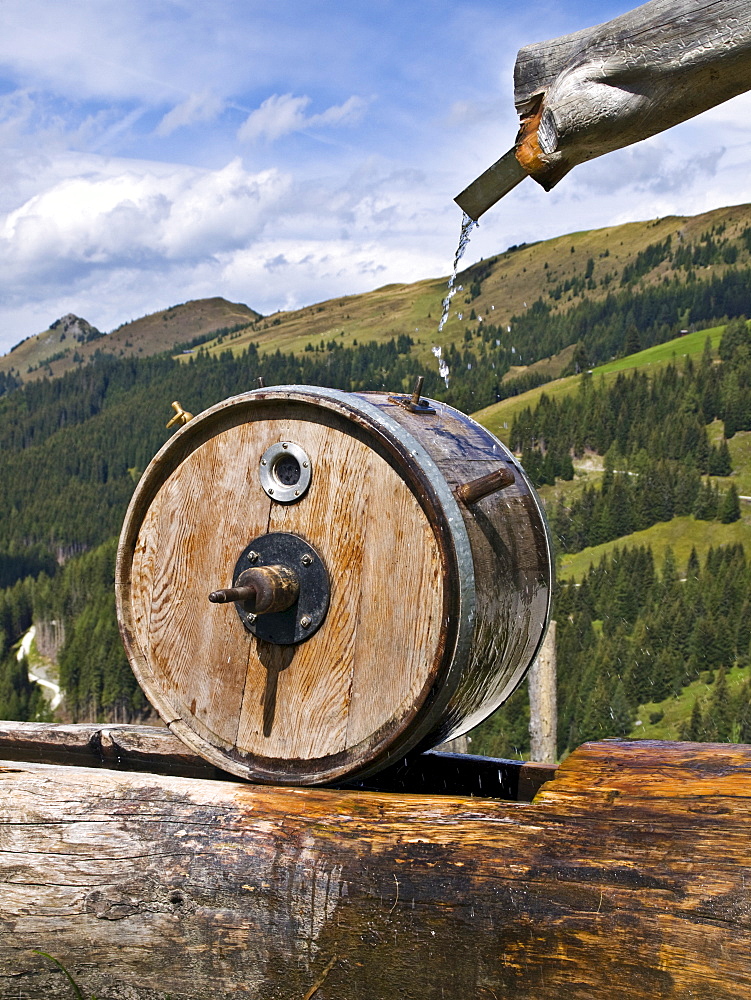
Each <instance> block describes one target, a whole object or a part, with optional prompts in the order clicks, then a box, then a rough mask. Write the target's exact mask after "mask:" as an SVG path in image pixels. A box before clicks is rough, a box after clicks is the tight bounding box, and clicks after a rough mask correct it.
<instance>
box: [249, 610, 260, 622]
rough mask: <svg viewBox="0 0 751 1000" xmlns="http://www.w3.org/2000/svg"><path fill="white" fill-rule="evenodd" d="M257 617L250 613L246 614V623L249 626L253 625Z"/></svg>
mask: <svg viewBox="0 0 751 1000" xmlns="http://www.w3.org/2000/svg"><path fill="white" fill-rule="evenodd" d="M257 617H258V615H254V614H253V613H252V612H250V613H249V614H248V623H249V624H250V625H255V621H256V618H257Z"/></svg>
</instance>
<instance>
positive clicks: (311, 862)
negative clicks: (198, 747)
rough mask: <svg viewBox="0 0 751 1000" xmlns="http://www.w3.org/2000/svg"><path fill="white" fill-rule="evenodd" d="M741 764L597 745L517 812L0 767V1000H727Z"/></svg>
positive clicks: (744, 776) (704, 755) (745, 812)
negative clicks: (74, 992)
mask: <svg viewBox="0 0 751 1000" xmlns="http://www.w3.org/2000/svg"><path fill="white" fill-rule="evenodd" d="M750 800H751V747H733V746H727V745H719V746H711V745H707V744H665V743H648V742H641V743H617V742H614V743H598V744H587V745H585V746H583V747H581V748H579V749H578V750H577V751H575V753H573V754H572V755H571V756H570V757H569V758H567V760H566V761H565V762H564V763H563V764H562V765H561V766H560V767H559V769H558V771H557V773H556V777H555V779H554V780H552V781H550V782H548V783H547V784H545V785H544V786H543V788H542V789H541V791H540V792H539V794H538V795H537V798H536V799H535V801H534V802H533V803H531V804H524V803H519V802H516V803H515V802H502V801H494V800H489V799H473V798H466V797H464V798H459V797H450V796H427V795H424V796H418V795H397V794H387V793H381V792H366V791H354V790H330V789H299V788H298V789H289V788H274V787H258V786H253V785H248V784H241V783H235V782H229V781H216V780H207V779H203V778H188V777H181V776H159V775H155V774H148V773H138V772H123V771H113V770H109V769H106V768H83V767H65V766H61V765H44V764H26V763H21V762H10V761H6V762H5V763H0V996H2V997H8V998H11V997H12V998H16V997H17V998H19V1000H30V998H42V997H44V998H57V997H60V998H62V997H66V998H68V997H70V996H71V989H70V986H69V984H68V983H67V981H66V980H64V978H63V976H62V974H60V973H59V972H53V971H50V970H51V966H50V963H49V962H48V961H47V960H46V959H44V958H42V957H41V956H39V955H35V954H33V952H32V949H34V948H39V949H42V950H44V951H48V952H50V953H51V954H53V955H55V957H57V958H59V959H60V960H61V961H62V962H64V963H65V965H66V966H67V967H68V968H69V970H70V971H71V973H72V974H73V975H74V977H75V978H76V979H77V980H78V981H79V983H80V985H81V986H82V988H83V990H84V995H85V996H87V997H89V996H91V995H92V994H95V995H96V997H97V998H99V1000H107V998H110V1000H126V998H127V1000H156V998H159V1000H164V997H165V995H170V996H171V997H172V1000H203V998H207V997H222V998H224V997H254V998H256V997H257V998H263V1000H266V998H269V1000H271V998H279V1000H282V998H284V1000H290V998H299V1000H311V998H312V997H315V998H316V1000H390V998H392V997H393V998H400V1000H401V998H406V1000H412V998H414V1000H418V998H419V1000H427V998H440V997H446V998H456V997H472V998H480V1000H501V998H513V1000H528V998H529V1000H531V998H535V1000H547V998H558V997H560V998H563V997H566V998H567V1000H568V998H571V997H586V998H597V1000H599V998H602V1000H615V998H621V997H623V998H625V997H628V998H630V1000H633V998H641V997H644V998H646V997H649V998H655V997H659V998H676V1000H677V998H684V997H692V998H698V1000H710V998H711V1000H718V998H719V1000H723V998H731V997H732V998H733V1000H735V998H737V997H742V996H748V995H749V994H750V993H751V852H750V851H749V847H750V845H751V815H750V813H751V808H750V805H749V803H750Z"/></svg>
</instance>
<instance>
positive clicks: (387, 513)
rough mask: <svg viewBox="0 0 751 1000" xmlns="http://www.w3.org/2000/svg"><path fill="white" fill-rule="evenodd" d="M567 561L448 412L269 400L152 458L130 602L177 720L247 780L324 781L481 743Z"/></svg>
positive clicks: (129, 548) (216, 409) (139, 654)
mask: <svg viewBox="0 0 751 1000" xmlns="http://www.w3.org/2000/svg"><path fill="white" fill-rule="evenodd" d="M551 583H552V561H551V548H550V541H549V536H548V533H547V529H546V525H545V520H544V517H543V514H542V512H541V509H540V504H539V501H538V499H537V497H536V495H535V492H534V490H533V488H532V486H531V485H530V483H529V480H528V479H527V477H526V476H525V474H524V472H523V470H522V469H521V468H520V466H519V465H518V463H517V462H516V460H515V458H514V456H513V455H512V454H511V453H510V452H509V451H508V450H507V449H506V448H505V447H504V445H503V444H501V442H499V441H498V440H497V439H496V438H495V437H493V435H492V434H490V433H489V432H488V431H487V430H485V429H484V428H483V427H481V426H480V425H479V424H477V423H476V422H475V421H473V420H472V419H470V418H469V417H466V416H464V415H463V414H462V413H460V412H458V411H457V410H455V409H453V408H452V407H450V406H447V405H445V404H443V403H439V402H435V401H432V400H426V399H424V398H423V397H422V396H421V395H420V387H419V386H417V387H416V390H415V392H414V393H413V394H412V395H411V396H410V395H407V396H393V395H392V396H389V395H388V394H386V393H345V392H339V391H337V390H333V389H322V388H315V387H310V386H280V387H275V388H273V389H266V388H264V389H259V390H256V391H254V392H248V393H245V394H243V395H240V396H235V397H233V398H231V399H228V400H225V401H224V402H222V403H219V404H218V405H216V406H213V407H212V408H211V409H209V410H206V411H205V412H204V413H202V414H200V415H199V416H198V417H196V418H194V419H193V420H191V421H190V422H189V423H187V424H186V425H185V426H184V427H182V428H181V429H180V430H179V431H178V432H177V433H176V434H175V436H174V437H173V438H172V439H171V440H170V441H169V442H168V443H167V444H166V445H165V446H164V447H163V448H162V449H161V451H160V452H159V453H158V454H157V455H156V457H155V458H154V460H153V461H152V463H151V464H150V466H149V467H148V469H147V470H146V472H145V474H144V476H143V477H142V479H141V482H140V483H139V485H138V487H137V489H136V492H135V494H134V496H133V499H132V501H131V504H130V507H129V510H128V514H127V516H126V519H125V524H124V527H123V531H122V536H121V539H120V547H119V552H118V563H117V603H118V617H119V621H120V627H121V631H122V635H123V639H124V642H125V646H126V650H127V653H128V657H129V659H130V662H131V665H132V667H133V670H134V671H135V674H136V676H137V678H138V680H139V682H140V684H141V686H142V688H143V690H144V691H145V693H146V695H147V696H148V698H149V699H150V701H151V703H152V704H153V705H154V707H155V708H156V709H157V710H158V712H159V713H160V715H161V716H162V718H163V719H164V721H165V722H166V723H167V724H168V725H169V726H170V728H171V729H172V730H173V731H174V732H175V733H176V734H177V735H178V736H179V737H180V738H181V739H182V740H183V741H184V742H185V743H186V744H187V745H188V746H190V747H192V748H193V749H194V750H195V751H197V752H198V753H199V754H201V755H202V756H203V757H204V758H205V759H206V760H208V761H210V762H212V763H214V764H215V765H216V766H218V767H221V768H223V769H225V770H227V771H230V772H232V773H234V774H236V775H239V776H241V777H244V778H248V779H250V780H252V781H260V782H278V783H287V784H320V783H326V782H334V781H337V780H342V779H344V778H346V777H350V776H355V775H360V774H366V773H368V772H372V771H375V770H378V769H380V768H382V767H385V766H386V765H388V764H389V763H392V762H393V761H395V760H396V759H398V758H399V757H401V756H403V755H404V754H406V753H408V752H409V751H411V750H414V749H415V748H428V747H430V746H434V745H436V744H438V743H440V742H442V741H444V740H447V739H450V738H451V737H453V736H456V735H459V734H461V733H464V732H466V731H467V730H468V729H470V728H471V727H473V726H474V725H476V724H477V723H478V722H480V721H481V720H482V719H483V718H485V717H486V716H487V715H488V714H490V712H492V711H493V710H494V709H495V708H496V707H498V705H500V704H501V703H502V702H503V701H504V700H506V699H507V698H508V697H509V695H510V694H511V693H512V692H513V690H514V689H515V688H516V686H517V685H518V683H519V682H520V680H521V679H522V677H523V675H524V673H525V671H526V669H527V667H528V666H529V664H530V663H531V662H532V660H533V658H534V656H535V653H536V651H537V649H538V647H539V645H540V643H541V641H542V638H543V635H544V632H545V628H546V624H547V620H548V616H549V608H550V597H551Z"/></svg>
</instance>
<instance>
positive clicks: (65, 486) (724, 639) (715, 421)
mask: <svg viewBox="0 0 751 1000" xmlns="http://www.w3.org/2000/svg"><path fill="white" fill-rule="evenodd" d="M572 249H573V248H572ZM541 252H544V250H543V251H541ZM590 263H591V266H590ZM493 266H494V261H493V260H491V261H485V262H482V263H481V264H480V265H474V266H473V267H472V268H470V269H468V271H467V272H465V274H464V275H463V280H464V289H465V290H466V291H465V299H464V301H465V306H464V308H465V310H466V309H467V307H468V306H469V307H471V309H472V311H471V312H468V314H467V317H463V324H462V326H461V328H460V330H459V333H458V335H456V336H455V337H454V339H453V341H452V342H451V343H450V344H448V346H444V351H443V359H444V361H445V363H446V365H448V369H449V370H450V372H451V377H450V379H448V380H445V379H444V378H442V377H441V376H440V374H439V371H438V368H437V366H436V367H435V368H434V369H432V370H430V371H425V372H424V374H425V384H424V388H423V392H424V394H425V395H427V396H430V397H433V398H436V399H440V400H444V401H446V402H448V403H450V404H452V405H454V406H456V407H458V408H460V409H463V410H465V411H468V412H475V411H478V410H480V409H482V408H484V407H490V408H491V410H489V411H485V412H491V411H492V410H493V408H495V407H503V405H504V401H509V400H511V399H519V400H521V401H522V402H523V401H524V400H525V399H526V398H527V397H528V396H529V397H530V400H531V401H530V402H529V404H525V405H523V406H517V407H516V409H515V410H514V416H513V418H512V419H511V420H510V421H509V426H508V443H509V444H510V446H511V448H512V449H513V450H514V451H515V452H516V453H517V454H519V455H520V456H521V460H522V464H523V466H524V468H525V469H526V471H527V472H528V474H529V475H530V476H531V478H532V479H533V481H534V482H535V484H536V485H537V486H539V487H540V488H541V490H542V492H543V496H544V499H545V503H546V507H547V515H548V520H549V523H550V526H551V532H552V535H553V538H554V544H555V548H556V553H557V555H558V557H559V558H560V559H563V558H565V557H567V556H570V555H572V554H574V553H579V552H582V551H583V550H587V549H589V548H594V547H597V546H601V547H603V548H602V550H601V554H600V555H599V556H598V557H597V558H595V559H593V561H592V562H591V564H590V565H589V567H588V568H587V569H586V570H585V571H584V572H582V573H579V575H578V576H577V577H573V576H572V577H569V578H567V577H566V575H565V574H559V579H558V583H557V587H556V594H555V609H554V617H555V619H556V621H557V656H558V701H559V709H558V712H559V715H558V752H559V754H561V755H563V754H565V753H566V752H567V751H570V750H571V749H573V748H574V747H575V746H577V745H579V744H580V743H582V742H584V741H585V740H588V739H597V738H603V737H607V736H626V735H631V736H634V735H639V732H638V728H635V727H637V720H638V722H639V725H641V726H642V728H643V730H644V731H645V733H646V731H647V730H646V727H647V726H648V725H652V726H657V725H658V724H659V723H660V720H661V719H662V718H663V715H665V714H666V713H667V712H668V711H669V705H670V704H671V703H672V701H675V700H676V699H677V700H679V701H681V704H682V705H683V707H684V708H683V716H682V717H681V719H680V722H679V723H677V724H676V726H677V732H676V733H675V735H676V736H680V737H681V738H685V739H690V740H713V741H733V742H750V743H751V649H750V644H751V614H750V613H749V612H750V610H751V552H747V551H745V550H744V547H743V545H742V544H741V543H739V542H738V541H733V540H731V536H730V535H728V536H727V541H726V542H722V541H721V542H720V543H719V544H716V545H712V546H710V547H709V548H705V549H704V550H702V551H701V552H698V551H697V549H696V548H694V549H692V550H691V552H690V555H689V557H688V559H687V560H686V559H681V560H679V559H677V558H676V556H675V554H674V552H673V549H672V548H671V547H670V546H667V547H666V546H662V547H661V548H660V551H659V552H653V550H652V548H651V546H650V545H649V544H647V543H645V542H643V541H640V540H635V539H632V538H631V536H633V535H634V534H635V533H639V532H644V531H646V530H647V529H650V528H654V526H659V525H664V524H667V523H669V522H671V521H672V520H673V519H675V518H688V519H691V523H695V524H700V523H712V524H717V525H718V526H728V530H730V528H732V526H733V525H737V524H738V523H739V522H742V521H743V511H744V508H743V504H744V500H743V496H742V489H741V488H739V485H738V484H739V481H740V479H739V473H740V472H741V471H742V470H740V469H739V467H738V464H737V459H735V460H734V457H733V456H734V455H736V456H737V455H738V454H740V451H739V450H738V449H736V448H735V446H734V442H736V443H737V442H739V441H740V440H741V439H742V438H743V435H745V434H746V433H749V432H751V334H750V333H749V326H748V323H747V321H746V316H747V315H748V314H750V313H751V227H747V228H746V229H744V230H742V231H741V232H740V234H739V235H738V238H736V239H735V240H730V239H728V237H727V234H726V233H724V231H723V229H722V228H721V227H719V228H716V229H715V230H713V231H707V232H706V233H705V234H704V235H703V236H702V238H701V239H698V240H695V241H694V242H693V243H690V242H687V241H683V242H681V243H680V244H678V243H677V241H675V240H672V239H671V238H670V237H668V238H667V239H663V240H660V241H657V242H655V243H653V244H650V245H648V246H646V248H644V249H643V250H642V251H640V252H639V253H638V254H636V255H635V256H633V257H632V258H631V259H630V261H629V263H628V264H627V265H625V266H624V267H623V268H622V270H621V272H620V275H619V277H618V278H616V279H613V278H612V277H611V278H610V279H609V280H608V281H607V285H608V287H603V286H602V283H601V282H599V283H598V278H597V269H596V266H595V261H594V259H591V261H589V260H588V261H587V262H586V265H585V266H583V267H581V268H580V270H579V271H578V272H577V273H576V274H575V275H574V276H570V277H568V278H567V279H566V280H565V281H560V282H556V281H554V280H550V281H548V280H547V279H546V283H545V286H544V288H543V290H542V291H541V294H540V296H539V298H538V299H537V301H532V302H530V305H529V308H527V309H526V310H525V311H524V312H523V313H522V314H520V315H515V316H514V317H512V319H511V322H510V323H509V324H507V326H506V325H502V324H500V323H493V322H490V321H488V320H487V317H486V318H485V321H484V322H482V321H478V313H476V312H475V306H476V305H477V302H478V300H480V297H481V295H482V290H483V285H484V283H485V282H486V281H487V280H489V276H490V275H491V274H492V273H493ZM546 267H547V265H546ZM655 275H657V276H658V277H657V278H656V277H655ZM647 279H649V280H647ZM595 293H596V294H595ZM562 302H565V303H566V304H567V307H566V308H565V309H562V308H561V303H562ZM507 327H508V329H507ZM717 327H719V328H721V335H720V336H719V337H718V338H716V339H715V341H714V346H713V343H712V342H711V339H710V337H709V336H707V339H706V341H705V343H704V345H703V350H702V352H701V353H699V354H696V355H693V356H691V355H689V356H685V357H682V356H680V355H678V354H676V355H675V356H674V357H672V358H670V359H669V360H668V361H667V362H666V363H662V364H659V365H655V366H654V367H653V368H650V367H649V366H647V365H645V366H635V367H633V368H632V369H630V370H625V371H622V372H620V373H618V374H617V376H615V377H612V378H603V377H602V376H600V375H599V374H598V367H597V366H598V365H600V364H603V363H605V362H609V361H611V360H612V359H613V358H620V357H626V356H630V355H632V354H633V355H635V354H637V352H639V351H644V350H645V349H647V348H650V347H653V346H654V345H659V344H663V343H665V342H667V341H670V340H671V339H672V338H675V337H678V336H680V335H681V333H682V332H685V331H686V330H687V329H690V330H692V331H693V330H704V329H707V330H708V329H709V328H717ZM510 331H513V333H511V332H510ZM199 340H200V338H199ZM98 343H102V344H103V346H102V348H101V349H99V350H98V352H97V353H96V354H94V356H93V357H92V359H91V360H90V361H88V362H87V363H85V364H79V365H77V366H76V367H74V368H72V369H71V370H69V371H67V372H66V373H65V374H63V375H60V376H58V377H54V378H50V377H43V378H37V379H36V380H35V381H22V380H21V379H19V378H18V377H14V375H13V373H12V372H10V373H8V372H2V373H0V718H5V719H18V720H33V719H37V720H52V719H53V718H55V719H60V720H70V721H86V720H103V721H107V720H109V721H120V722H136V721H143V720H149V719H153V716H152V715H151V710H150V708H149V706H148V704H147V703H146V701H145V699H144V697H143V695H142V694H141V692H140V690H139V688H138V685H137V684H136V682H135V679H134V677H133V675H132V673H131V671H130V667H129V665H128V662H127V660H126V658H125V654H124V652H123V649H122V646H121V643H120V638H119V634H118V629H117V623H116V620H115V610H114V593H113V584H114V557H115V550H116V544H117V536H118V534H119V530H120V526H121V524H122V520H123V517H124V513H125V509H126V506H127V504H128V500H129V498H130V495H131V493H132V491H133V488H134V486H135V484H136V483H137V482H138V479H139V477H140V475H141V473H142V472H143V470H144V469H145V468H146V466H147V464H148V463H149V461H150V459H151V458H152V456H153V455H154V454H155V452H156V451H157V450H158V449H159V447H160V446H161V445H162V444H163V443H164V441H165V440H166V439H167V437H168V436H169V434H170V432H169V431H167V430H166V429H165V422H166V421H165V417H166V416H168V413H167V412H166V411H165V401H166V406H167V407H168V404H169V401H171V400H173V399H179V400H181V401H183V403H184V404H185V405H186V406H187V407H189V408H190V410H192V411H193V412H196V413H197V412H199V411H200V410H202V409H205V408H206V407H208V406H210V405H212V404H213V403H216V402H218V401H219V400H221V399H224V398H226V397H228V396H231V395H234V394H237V393H239V392H243V391H247V390H248V389H250V388H254V387H255V386H256V384H257V379H258V378H259V376H263V378H264V380H265V383H266V385H275V384H310V385H325V386H330V387H333V388H339V389H344V390H367V389H382V388H387V389H389V390H397V391H404V390H406V389H408V388H411V384H412V381H413V378H414V375H415V355H414V351H415V347H416V343H415V336H414V332H413V331H407V330H405V331H403V332H402V333H397V334H396V335H394V336H393V337H390V338H389V339H381V340H375V339H374V340H372V341H369V342H360V343H351V344H347V345H344V344H342V343H341V341H339V340H336V339H329V340H326V339H324V340H320V341H315V342H314V341H313V340H311V342H310V343H308V344H307V345H306V346H305V348H304V349H303V350H300V351H297V352H292V351H283V350H281V349H276V350H270V349H267V348H262V347H261V345H260V344H259V343H255V342H250V343H248V344H247V345H245V346H243V348H242V350H233V349H232V348H231V347H230V346H227V349H226V350H222V351H219V352H209V351H207V350H204V349H203V348H202V346H201V344H200V343H199V344H195V345H193V347H192V348H191V350H192V353H191V354H190V355H189V356H182V357H180V356H172V354H170V353H167V354H160V355H153V356H144V357H137V356H129V357H120V356H115V355H113V354H110V353H108V352H107V351H106V349H105V348H106V343H105V342H104V341H99V342H98ZM564 348H570V352H569V356H568V360H567V362H566V363H565V366H564V367H563V369H562V370H561V371H559V372H557V373H552V374H551V372H550V371H545V370H544V369H543V368H542V367H540V366H538V367H535V363H537V362H540V361H541V360H542V359H546V358H549V357H551V356H553V355H556V352H561V351H563V350H564ZM521 356H523V358H524V367H523V368H521V367H520V366H519V359H520V357H521ZM554 377H555V378H561V377H568V379H569V382H570V385H571V389H570V391H568V390H567V391H566V392H565V393H564V392H559V393H554V392H552V391H551V392H550V393H548V392H547V391H546V390H547V389H548V386H547V384H546V383H547V382H548V381H551V382H552V380H553V378H554ZM567 384H568V383H567ZM540 386H542V390H541V391H540ZM551 388H552V387H551ZM530 390H535V391H534V392H531V391H530ZM525 394H526V395H525ZM509 412H510V411H509ZM585 458H587V459H589V460H590V461H591V462H594V463H595V464H597V463H599V464H597V468H598V469H599V470H600V472H599V473H598V475H597V476H596V477H590V478H589V479H584V480H581V481H579V471H578V469H579V466H580V465H581V463H582V460H583V459H585ZM718 537H720V538H723V537H724V536H718ZM608 543H609V544H608ZM32 625H34V627H35V641H34V643H33V645H32V647H31V649H29V650H27V651H26V653H25V654H24V651H23V650H22V649H19V643H20V641H21V640H22V638H23V637H24V636H25V635H26V634H27V633H28V632H29V629H30V628H31V626H32ZM30 656H31V657H38V658H41V659H42V660H44V661H45V662H46V663H48V664H53V665H54V669H56V671H57V677H58V679H59V685H60V687H61V688H62V690H63V693H64V699H63V701H62V703H61V705H60V706H59V707H57V708H56V709H55V710H54V711H53V709H52V708H51V707H50V703H49V700H48V699H47V698H45V697H44V693H43V691H42V688H41V687H40V685H39V684H38V683H36V682H35V681H33V680H30V679H29V657H30ZM747 668H749V669H747ZM31 672H32V674H33V673H34V669H33V664H32V671H31ZM528 720H529V710H528V706H527V695H526V690H525V688H524V687H522V688H521V689H520V690H519V691H518V692H517V693H516V694H515V695H514V696H513V697H512V698H511V700H510V701H509V702H508V703H507V704H506V705H505V706H504V707H502V708H501V709H500V710H499V711H498V712H497V713H496V714H495V715H494V716H493V717H491V719H489V720H487V721H486V722H485V723H483V724H482V725H481V726H480V727H479V728H478V730H476V731H475V733H473V734H472V743H471V750H472V752H481V753H488V754H493V755H497V756H518V755H519V754H522V755H523V754H525V753H527V752H528V749H529V737H528V735H527V726H528Z"/></svg>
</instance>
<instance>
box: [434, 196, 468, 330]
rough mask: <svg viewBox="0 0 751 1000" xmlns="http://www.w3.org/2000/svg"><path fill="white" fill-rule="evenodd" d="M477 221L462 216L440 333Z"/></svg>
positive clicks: (444, 323)
mask: <svg viewBox="0 0 751 1000" xmlns="http://www.w3.org/2000/svg"><path fill="white" fill-rule="evenodd" d="M476 225H477V223H476V222H475V220H474V219H470V217H469V216H468V215H467V213H466V212H465V213H464V215H463V216H462V231H461V233H460V234H459V246H458V247H457V248H456V253H455V254H454V271H453V274H452V275H451V277H450V278H449V290H448V295H447V296H446V298H445V299H444V300H443V309H442V312H441V321H440V323H439V324H438V332H439V333H440V332H441V331H442V330H443V328H444V326H445V325H446V320H447V319H448V318H449V310H450V309H451V300H452V299H453V297H454V296H455V295H456V293H457V287H456V276H457V274H458V273H459V261H460V260H461V259H462V257H463V256H464V251H465V250H466V249H467V246H468V244H469V237H470V235H471V233H472V230H473V229H474V228H475V226H476Z"/></svg>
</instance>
